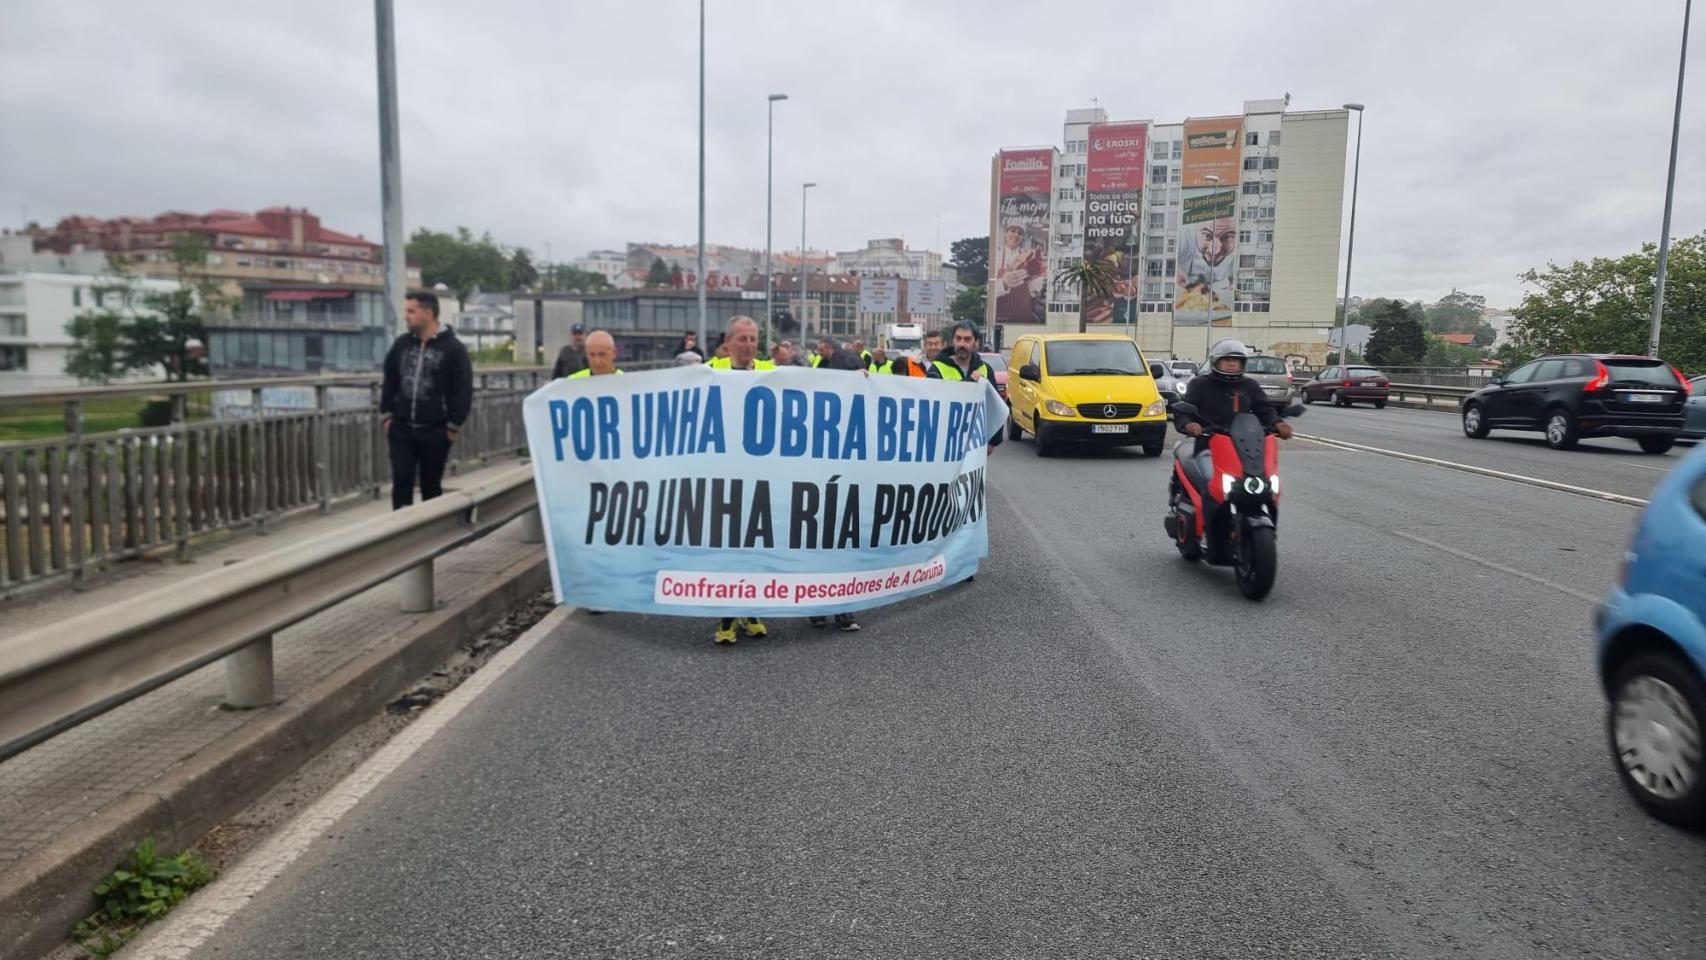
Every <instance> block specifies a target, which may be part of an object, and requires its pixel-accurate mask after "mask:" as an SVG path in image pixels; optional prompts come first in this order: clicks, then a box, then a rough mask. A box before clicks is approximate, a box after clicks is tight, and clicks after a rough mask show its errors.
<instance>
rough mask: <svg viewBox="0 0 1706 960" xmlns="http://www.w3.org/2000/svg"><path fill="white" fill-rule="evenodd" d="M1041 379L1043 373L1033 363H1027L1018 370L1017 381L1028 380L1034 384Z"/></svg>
mask: <svg viewBox="0 0 1706 960" xmlns="http://www.w3.org/2000/svg"><path fill="white" fill-rule="evenodd" d="M1042 378H1043V372H1042V371H1041V370H1039V369H1038V368H1037V365H1036V364H1034V363H1027V364H1025V365H1024V366H1022V367H1020V368H1019V379H1020V380H1030V381H1033V382H1035V381H1040V380H1042Z"/></svg>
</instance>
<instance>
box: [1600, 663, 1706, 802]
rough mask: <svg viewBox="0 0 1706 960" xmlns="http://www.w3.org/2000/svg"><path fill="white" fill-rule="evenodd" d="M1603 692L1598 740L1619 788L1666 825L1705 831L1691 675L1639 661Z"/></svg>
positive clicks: (1701, 703)
mask: <svg viewBox="0 0 1706 960" xmlns="http://www.w3.org/2000/svg"><path fill="white" fill-rule="evenodd" d="M1610 690H1611V706H1610V709H1609V710H1608V711H1607V712H1606V735H1607V737H1608V738H1609V740H1610V745H1611V757H1612V759H1613V760H1614V761H1615V762H1616V763H1617V774H1618V776H1619V777H1620V778H1621V779H1622V780H1623V786H1624V788H1625V789H1627V790H1628V791H1629V795H1630V796H1632V797H1634V798H1635V801H1636V802H1637V803H1639V804H1640V805H1641V806H1643V807H1645V808H1647V811H1648V812H1649V813H1651V814H1652V815H1653V816H1655V817H1658V818H1659V819H1660V820H1663V821H1665V822H1666V823H1671V824H1675V825H1676V826H1679V827H1684V828H1687V829H1690V830H1699V829H1701V828H1702V827H1703V826H1706V786H1703V784H1702V779H1703V778H1702V776H1701V773H1702V771H1701V745H1700V739H1701V734H1700V724H1701V718H1702V717H1706V693H1703V691H1702V687H1701V683H1700V677H1699V675H1698V674H1696V673H1695V672H1694V668H1693V667H1692V666H1690V665H1688V664H1687V663H1685V662H1683V661H1682V660H1681V659H1680V658H1679V657H1678V656H1677V655H1676V654H1673V653H1659V652H1654V653H1643V654H1641V655H1639V656H1636V657H1632V658H1630V659H1629V660H1628V661H1627V662H1625V663H1623V664H1622V665H1620V666H1619V667H1618V668H1617V670H1616V672H1615V673H1614V674H1613V676H1612V678H1611V685H1610Z"/></svg>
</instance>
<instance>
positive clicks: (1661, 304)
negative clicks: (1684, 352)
mask: <svg viewBox="0 0 1706 960" xmlns="http://www.w3.org/2000/svg"><path fill="white" fill-rule="evenodd" d="M1693 7H1694V0H1683V4H1682V52H1681V53H1679V54H1677V58H1676V114H1675V116H1674V117H1672V118H1671V122H1670V173H1669V175H1668V176H1667V177H1666V178H1665V218H1664V227H1663V228H1662V229H1661V230H1660V231H1659V269H1658V273H1657V275H1656V276H1654V278H1653V332H1652V334H1651V335H1650V336H1649V337H1648V338H1647V356H1649V357H1656V356H1658V355H1659V321H1660V319H1661V318H1662V317H1663V316H1664V313H1665V261H1666V260H1668V259H1670V203H1671V198H1672V197H1673V196H1674V195H1675V194H1676V140H1677V136H1678V135H1679V134H1680V133H1681V132H1682V77H1683V71H1685V70H1686V69H1687V68H1688V16H1689V14H1690V13H1692V12H1693Z"/></svg>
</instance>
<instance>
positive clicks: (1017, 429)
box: [1007, 410, 1025, 440]
mask: <svg viewBox="0 0 1706 960" xmlns="http://www.w3.org/2000/svg"><path fill="white" fill-rule="evenodd" d="M1024 435H1025V428H1024V427H1021V426H1019V418H1018V417H1015V416H1013V411H1011V410H1009V411H1007V439H1009V440H1017V439H1019V438H1020V437H1022V436H1024Z"/></svg>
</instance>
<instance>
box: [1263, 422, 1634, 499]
mask: <svg viewBox="0 0 1706 960" xmlns="http://www.w3.org/2000/svg"><path fill="white" fill-rule="evenodd" d="M1297 438H1298V439H1299V440H1308V441H1310V442H1311V443H1319V444H1321V445H1322V446H1324V447H1337V448H1339V449H1341V450H1350V451H1353V452H1355V453H1372V454H1376V455H1378V456H1382V457H1392V458H1394V459H1397V460H1408V461H1410V462H1411V463H1425V464H1427V465H1429V466H1434V467H1444V468H1446V469H1447V470H1457V471H1459V472H1461V473H1472V474H1475V475H1476V476H1481V477H1492V478H1494V479H1496V480H1509V481H1510V482H1512V483H1522V484H1527V485H1528V486H1531V487H1541V488H1543V489H1546V490H1556V491H1558V492H1559V493H1572V494H1575V495H1576V496H1578V497H1588V498H1590V499H1593V500H1604V501H1607V502H1609V503H1621V504H1623V505H1624V506H1629V507H1644V506H1646V505H1647V501H1645V500H1643V499H1641V498H1640V497H1626V496H1624V495H1623V494H1621V493H1610V492H1607V491H1605V490H1594V489H1592V488H1590V487H1578V486H1574V485H1572V484H1568V483H1559V482H1558V481H1556V480H1542V479H1540V478H1539V477H1529V476H1524V475H1523V474H1520V473H1507V472H1505V471H1503V470H1494V469H1492V468H1491V467H1477V466H1474V465H1473V464H1468V463H1458V462H1457V461H1455V460H1440V459H1438V458H1435V457H1424V456H1422V455H1420V454H1416V453H1405V452H1403V451H1402V450H1387V449H1384V448H1382V447H1370V446H1366V445H1364V444H1360V443H1351V442H1350V441H1348V440H1334V439H1331V438H1329V437H1314V436H1308V435H1305V434H1301V433H1300V434H1298V435H1297Z"/></svg>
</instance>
